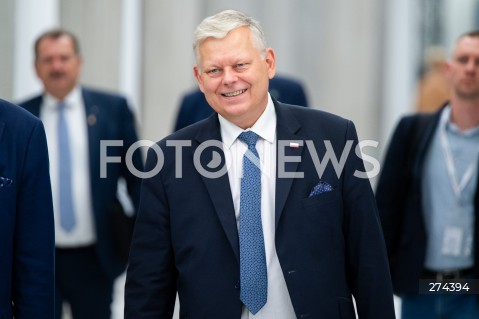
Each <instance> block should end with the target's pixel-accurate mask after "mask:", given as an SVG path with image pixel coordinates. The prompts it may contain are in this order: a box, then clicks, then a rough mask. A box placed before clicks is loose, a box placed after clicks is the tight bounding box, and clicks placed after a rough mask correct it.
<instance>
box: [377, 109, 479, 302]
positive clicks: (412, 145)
mask: <svg viewBox="0 0 479 319" xmlns="http://www.w3.org/2000/svg"><path fill="white" fill-rule="evenodd" d="M441 112H442V108H441V109H440V110H439V111H437V112H435V113H431V114H414V115H409V116H406V117H404V118H402V119H401V121H400V122H399V124H398V125H397V127H396V129H395V131H394V134H393V137H392V139H391V142H390V145H389V148H388V151H387V154H386V157H385V161H384V164H383V166H382V173H381V176H380V178H379V181H378V185H377V190H376V199H377V203H378V208H379V213H380V216H381V222H382V226H383V230H384V235H385V238H386V245H387V249H388V254H389V261H390V267H391V276H392V279H393V286H394V292H395V293H396V294H398V295H401V294H417V293H418V289H419V279H420V278H422V277H421V276H422V273H423V270H424V260H425V256H426V245H427V235H426V229H425V223H424V212H423V209H422V189H421V181H422V173H423V169H424V161H425V158H426V154H427V151H428V149H429V146H430V144H431V142H432V139H433V136H434V133H435V132H436V129H437V126H438V124H439V118H440V114H441ZM420 122H421V124H418V123H420ZM414 140H417V141H414ZM474 206H475V210H476V218H475V225H474V256H475V260H476V261H475V263H474V274H475V276H474V277H475V278H479V263H478V262H477V258H479V240H478V234H479V214H478V208H479V192H478V190H477V189H476V195H475V200H474Z"/></svg>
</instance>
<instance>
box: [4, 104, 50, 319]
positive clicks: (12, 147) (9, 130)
mask: <svg viewBox="0 0 479 319" xmlns="http://www.w3.org/2000/svg"><path fill="white" fill-rule="evenodd" d="M54 256H55V233H54V227H53V204H52V192H51V186H50V172H49V163H48V149H47V141H46V138H45V131H44V129H43V125H42V123H41V122H40V120H38V119H37V118H35V117H34V116H32V115H31V114H29V113H28V112H26V111H25V110H23V109H22V108H20V107H18V106H16V105H13V104H10V103H8V102H6V101H3V100H0V318H2V319H12V318H13V317H14V316H15V318H16V319H27V318H44V319H51V318H54V300H55V297H54V291H55V280H54Z"/></svg>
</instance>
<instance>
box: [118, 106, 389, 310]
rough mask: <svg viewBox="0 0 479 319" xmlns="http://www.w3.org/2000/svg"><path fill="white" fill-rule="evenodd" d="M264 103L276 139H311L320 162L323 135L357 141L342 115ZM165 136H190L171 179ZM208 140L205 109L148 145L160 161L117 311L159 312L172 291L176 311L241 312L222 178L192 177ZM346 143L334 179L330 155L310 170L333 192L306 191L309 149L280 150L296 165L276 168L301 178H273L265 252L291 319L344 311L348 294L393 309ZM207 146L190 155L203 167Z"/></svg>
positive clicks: (152, 161)
mask: <svg viewBox="0 0 479 319" xmlns="http://www.w3.org/2000/svg"><path fill="white" fill-rule="evenodd" d="M274 103H275V109H276V114H277V138H278V141H280V140H293V141H296V142H297V141H304V140H312V141H313V143H314V146H315V148H316V150H317V153H318V156H319V158H320V159H323V156H324V154H325V141H330V142H331V144H332V146H333V148H334V151H335V153H336V156H337V158H339V157H340V155H341V154H342V152H343V147H344V146H345V144H346V142H347V141H348V140H351V141H353V144H354V145H357V136H356V131H355V128H354V125H353V123H352V122H350V121H347V120H344V119H342V118H340V117H337V116H334V115H331V114H328V113H325V112H321V111H318V110H312V109H309V108H303V107H296V106H291V105H286V104H282V103H279V102H276V101H274ZM171 140H188V141H191V142H192V146H191V147H185V148H184V149H183V151H182V158H183V160H182V164H181V167H182V178H175V167H176V165H179V163H180V162H179V161H178V162H175V151H174V149H173V148H172V147H171V146H169V147H168V146H166V143H167V141H171ZM210 140H214V141H221V136H220V124H219V121H218V116H217V115H216V114H215V115H212V116H210V117H209V118H208V119H206V120H204V121H200V122H198V123H196V124H193V125H191V126H189V127H187V128H184V129H182V130H180V131H178V132H176V133H174V134H172V135H170V136H169V137H167V138H166V139H164V140H162V141H160V142H159V143H158V146H159V147H160V148H161V150H162V153H163V154H164V165H163V167H162V169H161V171H160V172H159V173H158V174H156V175H155V176H153V177H151V178H148V179H145V180H144V181H143V184H142V194H141V200H140V210H139V213H138V218H137V222H136V225H135V230H134V234H133V241H132V249H131V252H130V259H129V266H128V270H127V280H126V292H125V318H127V319H130V318H135V319H140V318H171V317H172V314H173V308H174V304H175V295H176V292H177V291H178V294H179V298H180V318H228V319H235V318H237V319H239V318H240V316H241V309H242V303H241V301H240V297H239V274H240V271H239V244H238V241H239V239H238V230H237V225H236V218H235V212H234V207H233V201H232V196H231V191H230V186H229V180H228V176H227V174H224V175H223V176H221V177H220V178H208V177H203V176H202V175H201V174H199V173H198V171H197V170H196V169H195V165H194V154H195V152H196V150H197V149H198V147H199V146H200V145H201V143H203V142H206V141H210ZM288 143H289V142H288ZM287 145H289V144H287ZM354 145H353V150H352V151H351V152H350V153H349V156H348V157H347V158H348V159H347V161H346V163H345V165H344V170H343V171H342V173H341V175H340V176H339V177H338V176H337V175H336V173H335V170H334V168H333V167H332V165H331V163H329V164H328V165H327V167H326V168H325V171H324V173H323V174H322V176H321V180H322V181H325V182H327V183H329V184H331V185H332V186H333V187H334V190H333V191H330V192H327V193H323V194H320V195H317V196H314V197H309V198H308V195H309V194H310V191H311V189H312V188H313V187H314V186H315V185H317V184H318V182H319V181H320V178H319V177H318V174H317V173H316V170H315V167H314V165H313V159H312V157H311V153H313V151H312V150H310V149H306V146H305V145H303V147H298V148H295V147H286V148H285V155H286V156H300V157H301V162H300V163H298V162H294V161H291V160H288V162H287V163H286V164H285V171H286V172H304V178H296V179H294V178H278V177H277V180H276V199H275V201H276V204H275V206H276V212H275V220H276V238H275V241H276V251H277V254H278V258H279V261H280V264H281V267H282V270H283V274H284V277H285V280H286V284H287V287H288V291H289V294H290V296H291V299H292V304H293V307H294V310H295V312H296V315H297V317H298V318H328V319H334V318H338V319H339V318H351V319H352V318H355V316H354V308H353V302H352V298H351V294H353V295H354V296H355V298H356V303H357V306H358V312H359V317H360V318H369V319H372V318H377V319H385V318H394V309H393V307H394V306H393V295H392V286H391V282H390V276H389V268H388V265H387V257H386V250H385V245H384V239H383V235H382V232H381V229H380V223H379V217H378V216H377V209H376V203H375V201H374V196H373V193H372V190H371V187H370V184H369V181H368V180H366V179H360V178H356V177H354V176H353V173H354V171H355V170H359V171H363V172H364V166H363V163H362V160H361V159H359V158H358V157H357V156H356V155H355V153H354ZM211 151H218V148H213V149H209V151H208V148H207V149H205V150H204V151H203V152H202V153H201V156H199V160H200V162H201V164H202V167H203V168H205V169H206V168H207V164H208V163H209V161H210V160H211V155H212V153H211ZM156 152H157V151H155V150H150V152H149V154H148V158H147V164H146V166H145V170H146V171H150V170H151V169H152V168H153V167H155V166H156V165H157V156H158V155H157V153H156ZM220 153H221V154H223V153H222V151H220ZM222 156H224V154H223V155H222ZM289 159H291V158H289ZM223 160H224V157H223Z"/></svg>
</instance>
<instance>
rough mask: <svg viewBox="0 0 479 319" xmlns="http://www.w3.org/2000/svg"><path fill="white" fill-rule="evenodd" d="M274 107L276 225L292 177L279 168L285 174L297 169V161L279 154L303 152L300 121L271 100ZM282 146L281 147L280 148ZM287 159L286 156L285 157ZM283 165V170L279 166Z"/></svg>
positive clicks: (287, 154)
mask: <svg viewBox="0 0 479 319" xmlns="http://www.w3.org/2000/svg"><path fill="white" fill-rule="evenodd" d="M273 102H274V104H275V109H276V121H277V122H276V126H277V128H276V133H277V150H276V167H277V169H276V198H275V207H276V208H275V226H276V227H278V223H279V220H280V218H281V214H282V212H283V208H284V205H285V203H286V199H287V198H288V194H289V191H290V189H291V185H292V184H293V180H294V178H291V177H284V176H279V175H280V174H279V173H280V172H281V170H282V171H283V172H286V173H287V174H292V173H295V172H296V171H297V169H298V164H299V162H292V161H287V160H285V161H284V162H282V161H278V159H279V158H280V156H279V155H280V154H282V155H281V156H301V154H302V153H303V149H304V147H305V146H304V145H302V146H301V143H304V138H302V137H301V136H299V135H297V134H296V133H297V132H298V131H299V129H300V128H301V125H300V123H299V122H298V121H297V119H296V118H295V117H294V115H293V114H290V113H291V112H289V110H288V109H286V108H284V107H283V106H282V105H281V104H280V103H278V102H277V101H275V100H273ZM290 143H299V145H298V147H295V146H293V147H291V146H290ZM281 148H282V149H281ZM286 159H287V157H286ZM280 166H284V170H283V169H282V168H281V167H280Z"/></svg>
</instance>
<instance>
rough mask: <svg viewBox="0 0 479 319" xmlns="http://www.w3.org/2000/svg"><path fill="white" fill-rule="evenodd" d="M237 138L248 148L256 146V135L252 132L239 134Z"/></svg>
mask: <svg viewBox="0 0 479 319" xmlns="http://www.w3.org/2000/svg"><path fill="white" fill-rule="evenodd" d="M238 138H239V139H240V140H242V141H243V142H245V143H246V144H247V145H248V147H254V146H255V145H256V141H258V135H257V134H256V133H255V132H253V131H247V132H243V133H241V134H240V135H239V136H238Z"/></svg>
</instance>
